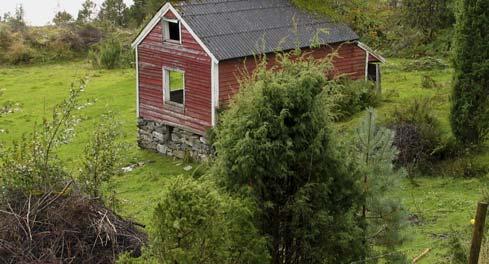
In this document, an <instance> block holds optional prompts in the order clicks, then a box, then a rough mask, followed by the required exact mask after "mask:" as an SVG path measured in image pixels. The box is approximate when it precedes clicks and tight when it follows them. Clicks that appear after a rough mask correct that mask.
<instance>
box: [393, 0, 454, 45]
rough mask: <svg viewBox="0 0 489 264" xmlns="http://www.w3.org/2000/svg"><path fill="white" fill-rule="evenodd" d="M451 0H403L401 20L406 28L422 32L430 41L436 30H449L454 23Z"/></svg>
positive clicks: (452, 2)
mask: <svg viewBox="0 0 489 264" xmlns="http://www.w3.org/2000/svg"><path fill="white" fill-rule="evenodd" d="M453 5H454V1H453V0H405V1H403V3H402V14H403V16H402V18H403V21H404V22H405V25H406V26H409V27H414V28H417V29H420V30H423V31H424V36H426V38H427V40H432V39H433V35H434V33H435V32H436V31H437V30H440V29H445V28H449V27H451V26H452V25H453V23H454V22H455V12H454V6H453Z"/></svg>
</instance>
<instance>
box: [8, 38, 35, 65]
mask: <svg viewBox="0 0 489 264" xmlns="http://www.w3.org/2000/svg"><path fill="white" fill-rule="evenodd" d="M6 57H7V60H8V62H9V63H11V64H27V63H29V62H30V61H31V59H32V57H33V52H32V49H31V48H29V47H28V46H26V45H25V44H24V43H22V42H15V43H13V44H12V45H11V46H10V47H9V49H8V51H7V54H6Z"/></svg>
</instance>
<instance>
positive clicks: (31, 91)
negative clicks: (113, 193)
mask: <svg viewBox="0 0 489 264" xmlns="http://www.w3.org/2000/svg"><path fill="white" fill-rule="evenodd" d="M134 76H135V74H134V70H133V69H123V70H111V71H107V70H93V69H92V68H91V66H90V65H88V64H85V63H81V62H75V63H63V64H53V65H43V66H32V67H18V68H0V89H4V90H5V91H4V94H3V96H2V97H0V103H1V102H3V101H7V100H9V101H14V102H18V103H21V105H22V110H21V111H20V112H16V113H13V114H9V115H7V116H3V117H0V130H1V129H5V130H6V131H7V133H0V142H6V143H8V142H10V141H12V140H19V139H21V136H22V134H25V133H28V132H30V131H32V128H33V126H34V124H35V123H36V122H37V123H39V122H41V121H42V117H44V116H47V117H49V115H50V113H51V112H50V111H51V108H52V107H53V106H54V105H55V104H57V103H59V102H61V100H63V99H64V98H66V96H67V95H68V91H69V87H70V85H71V83H72V82H75V85H77V84H76V83H79V80H80V79H82V78H88V80H89V83H88V86H87V88H86V90H85V92H84V94H83V96H82V100H83V101H84V102H88V103H89V104H88V105H87V106H86V107H85V108H84V109H82V110H80V111H77V113H76V115H77V116H78V117H79V118H80V120H81V122H80V124H79V125H78V126H77V127H76V131H77V135H76V137H75V138H74V140H73V142H72V143H70V144H69V145H65V146H62V147H61V148H60V156H61V157H62V158H64V159H65V160H66V161H68V166H69V167H70V169H74V168H76V165H77V164H78V163H79V160H78V157H80V154H81V153H82V151H83V147H84V145H85V143H86V142H87V139H88V137H89V136H90V134H91V131H92V130H93V127H94V126H96V124H97V122H98V120H99V117H100V116H101V114H102V113H104V112H107V111H112V112H114V113H115V114H116V117H117V119H118V120H120V121H121V122H122V129H123V131H124V134H125V138H124V140H125V141H126V142H127V143H128V145H129V149H128V151H127V153H126V155H125V156H126V160H127V163H129V162H136V161H143V162H145V163H146V165H145V166H144V167H142V168H137V169H135V170H134V171H133V172H131V173H127V174H124V175H123V176H121V177H118V178H117V179H116V181H115V182H116V186H117V189H118V193H119V194H120V195H119V196H118V198H119V199H120V200H121V211H122V212H123V214H125V215H128V216H131V217H134V218H135V219H136V220H138V221H142V222H145V223H147V222H148V220H149V216H150V215H151V212H152V208H153V207H154V206H155V202H156V201H157V198H158V196H159V195H160V193H161V190H163V188H164V184H165V180H166V179H168V178H169V177H172V176H175V175H179V174H185V173H187V172H185V171H184V170H183V164H182V163H181V162H180V161H174V160H173V159H169V158H166V157H162V156H160V155H157V154H155V153H151V152H147V151H142V150H140V149H139V148H138V147H137V144H136V132H137V128H136V110H135V91H136V90H135V77H134Z"/></svg>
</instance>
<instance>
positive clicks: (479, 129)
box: [450, 0, 489, 144]
mask: <svg viewBox="0 0 489 264" xmlns="http://www.w3.org/2000/svg"><path fill="white" fill-rule="evenodd" d="M460 8H461V9H460V13H459V15H458V19H457V26H456V35H455V57H454V59H453V62H454V68H455V73H454V88H453V94H452V100H453V104H452V109H451V117H450V121H451V126H452V131H453V134H454V135H455V137H456V138H457V139H458V141H459V142H462V143H465V144H479V143H481V142H483V140H484V139H485V137H486V136H487V135H488V133H489V27H488V26H487V25H489V1H487V0H463V1H461V4H460Z"/></svg>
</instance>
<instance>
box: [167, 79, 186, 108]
mask: <svg viewBox="0 0 489 264" xmlns="http://www.w3.org/2000/svg"><path fill="white" fill-rule="evenodd" d="M164 78H165V84H164V86H165V87H164V89H165V100H166V101H170V102H174V103H177V104H182V105H183V103H184V101H185V74H184V72H183V71H178V70H164Z"/></svg>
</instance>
